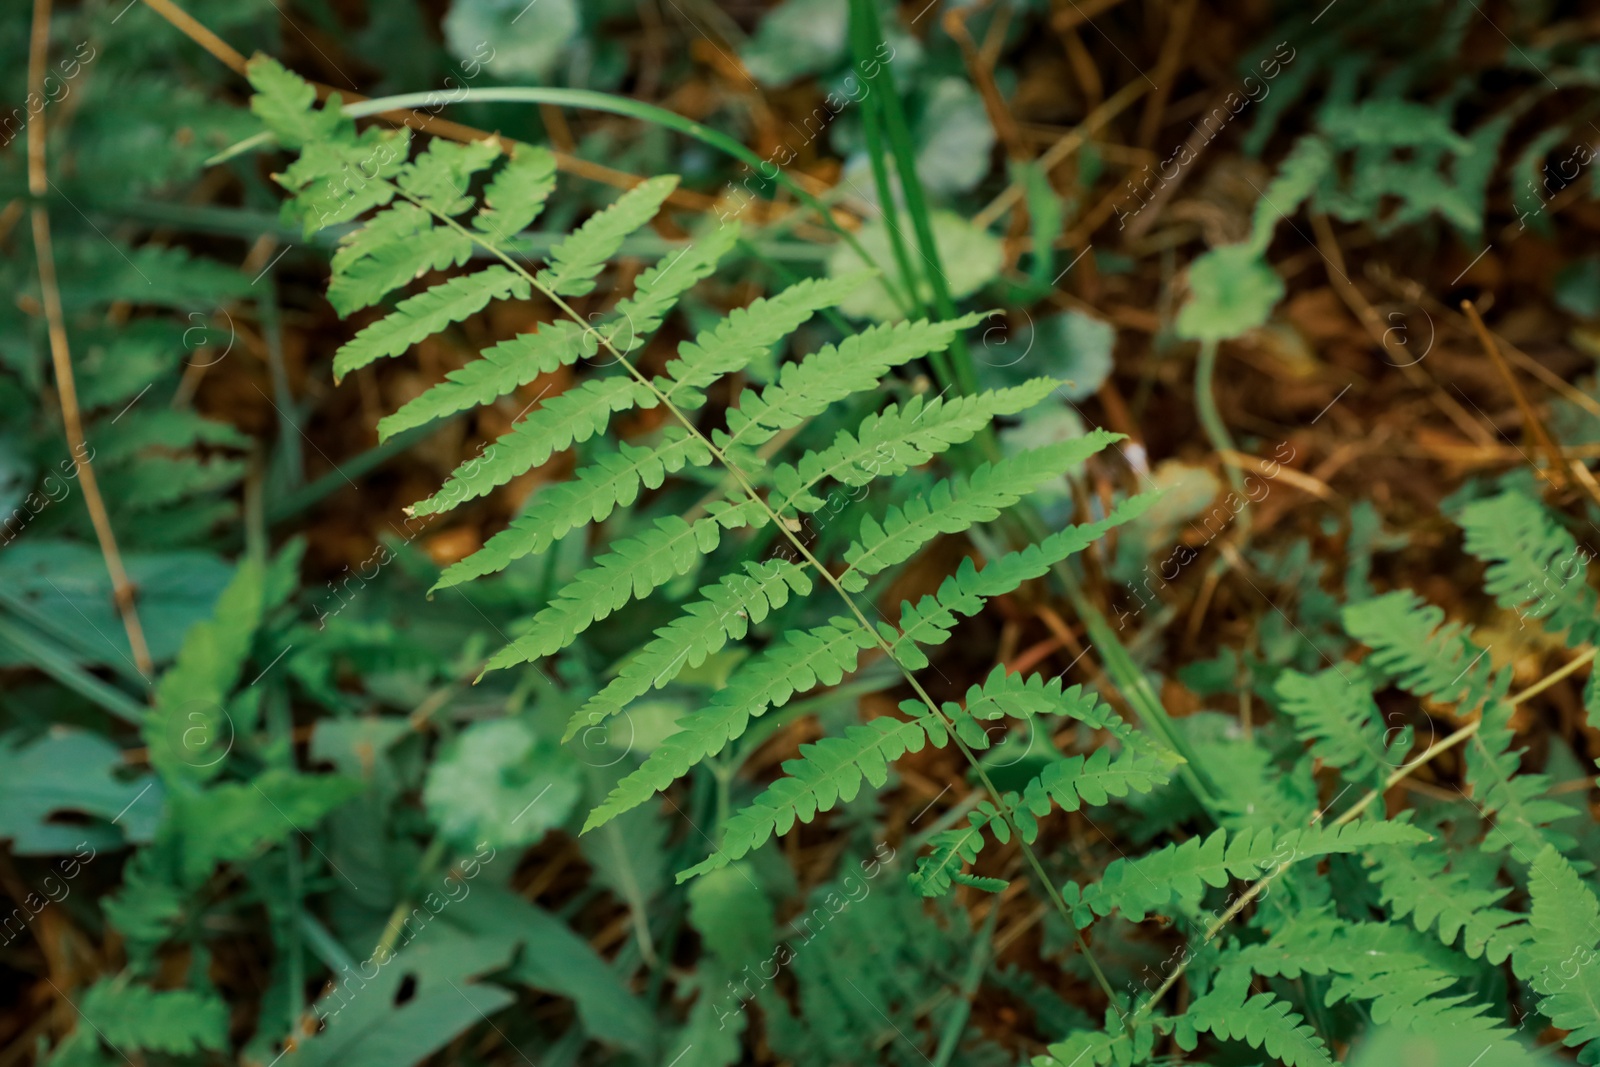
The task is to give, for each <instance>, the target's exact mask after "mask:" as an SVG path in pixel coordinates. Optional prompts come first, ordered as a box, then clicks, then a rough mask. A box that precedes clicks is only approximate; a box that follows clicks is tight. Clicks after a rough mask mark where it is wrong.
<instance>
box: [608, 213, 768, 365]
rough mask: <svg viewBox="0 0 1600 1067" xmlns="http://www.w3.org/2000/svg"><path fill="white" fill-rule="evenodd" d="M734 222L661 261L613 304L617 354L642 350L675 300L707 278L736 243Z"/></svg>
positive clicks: (738, 229)
mask: <svg viewBox="0 0 1600 1067" xmlns="http://www.w3.org/2000/svg"><path fill="white" fill-rule="evenodd" d="M739 234H740V226H739V223H738V221H737V220H734V221H730V222H728V223H727V224H726V225H722V226H717V227H715V228H713V229H712V230H711V231H710V232H709V233H707V234H706V235H705V236H704V237H701V238H700V239H698V240H697V241H695V243H693V244H691V245H689V247H687V248H685V249H684V250H683V251H681V252H679V253H677V254H676V255H673V256H668V257H666V258H665V259H662V260H661V261H660V262H659V263H657V264H655V265H654V266H652V267H650V268H649V269H648V270H646V271H644V273H642V274H640V275H639V277H638V279H637V280H636V281H635V282H634V288H633V295H632V296H629V297H625V298H624V299H622V300H620V301H618V302H617V306H616V307H615V308H614V309H613V316H612V317H613V319H614V320H615V322H616V323H617V325H616V326H615V327H614V328H613V329H612V330H610V331H608V332H610V333H611V334H612V335H613V336H612V337H611V343H612V344H613V345H615V346H616V348H617V349H618V350H619V351H621V352H632V351H634V350H635V349H638V348H641V347H643V345H644V343H645V342H646V341H648V340H649V339H650V335H651V334H653V333H655V331H656V330H658V329H660V327H661V324H662V323H663V322H664V321H666V318H667V315H668V314H670V313H671V311H672V309H673V307H675V306H676V305H677V303H678V298H679V297H681V296H682V295H683V294H684V293H686V292H688V291H689V290H690V289H691V288H693V287H694V286H695V285H696V284H697V283H699V282H701V281H704V280H705V279H706V278H709V277H711V275H712V273H713V272H714V271H715V270H716V269H717V265H718V264H719V263H721V262H722V258H723V257H724V256H726V255H727V254H728V252H729V251H731V250H732V249H733V246H734V245H735V244H737V243H738V241H739Z"/></svg>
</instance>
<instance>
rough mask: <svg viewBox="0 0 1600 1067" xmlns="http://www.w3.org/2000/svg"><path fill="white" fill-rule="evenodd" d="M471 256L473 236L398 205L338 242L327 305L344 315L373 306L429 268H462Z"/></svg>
mask: <svg viewBox="0 0 1600 1067" xmlns="http://www.w3.org/2000/svg"><path fill="white" fill-rule="evenodd" d="M471 258H472V240H471V238H469V237H467V236H466V235H465V234H463V233H461V232H460V231H458V230H453V229H450V228H449V227H445V226H435V225H434V224H433V219H432V217H430V216H429V215H428V213H427V212H426V211H424V210H422V209H421V208H419V207H417V206H416V205H415V204H405V203H401V204H395V205H393V206H391V207H387V208H385V209H384V210H382V211H380V212H378V213H377V214H376V215H374V216H373V217H372V218H371V219H370V220H368V222H367V223H366V225H364V226H361V227H360V228H358V229H355V230H352V231H351V232H350V233H349V234H347V235H346V236H345V237H344V238H343V239H342V240H341V241H340V242H339V247H338V249H337V250H336V251H335V252H334V253H333V261H332V265H333V275H332V277H331V278H330V279H329V281H328V303H330V304H332V305H333V309H334V310H335V311H337V312H338V313H339V315H340V316H341V317H343V316H346V315H349V314H351V313H352V312H355V311H360V310H361V309H362V308H364V307H371V306H372V305H374V304H376V303H378V302H379V301H381V300H382V299H383V298H384V297H386V296H388V295H389V294H390V293H392V292H394V291H395V290H396V289H398V288H400V287H401V286H403V285H406V284H408V283H410V282H412V281H414V280H415V279H417V278H420V277H421V276H422V275H423V274H424V273H426V272H427V271H430V270H448V269H449V268H451V267H459V266H462V265H464V264H465V263H466V262H467V260H469V259H471Z"/></svg>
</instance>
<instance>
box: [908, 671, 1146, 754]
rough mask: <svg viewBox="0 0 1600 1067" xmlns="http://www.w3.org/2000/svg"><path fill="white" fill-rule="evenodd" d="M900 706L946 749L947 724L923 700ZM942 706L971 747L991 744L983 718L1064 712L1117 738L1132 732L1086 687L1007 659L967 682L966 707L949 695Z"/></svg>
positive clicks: (957, 734)
mask: <svg viewBox="0 0 1600 1067" xmlns="http://www.w3.org/2000/svg"><path fill="white" fill-rule="evenodd" d="M900 710H901V711H903V712H905V713H906V714H907V715H911V716H915V717H917V718H922V719H926V724H927V729H928V734H929V736H930V737H932V738H933V743H934V744H935V745H936V746H938V747H939V748H943V747H944V746H945V745H946V744H947V743H948V734H949V732H950V730H949V728H947V727H946V726H945V725H944V723H943V722H941V721H940V720H939V719H938V718H937V717H935V716H934V715H933V713H932V712H931V711H930V710H929V708H928V706H927V705H926V704H924V703H923V702H922V701H920V700H905V701H901V703H900ZM939 711H940V712H941V713H942V714H943V716H944V718H945V720H947V721H948V722H949V723H950V724H951V727H953V728H954V730H955V733H956V736H957V737H959V738H960V739H961V740H962V742H964V743H965V744H966V745H967V747H969V748H973V749H980V750H981V749H985V748H988V747H989V742H990V740H991V738H990V731H991V730H993V729H994V728H993V727H985V726H982V725H980V722H986V721H988V722H992V721H994V720H996V719H1004V718H1008V717H1009V718H1013V719H1022V720H1025V719H1030V718H1035V717H1039V718H1042V717H1045V716H1056V715H1062V716H1066V717H1068V718H1072V719H1076V720H1077V721H1079V722H1082V723H1085V724H1087V725H1088V726H1089V727H1091V728H1093V729H1097V730H1098V729H1104V730H1110V731H1111V732H1112V733H1113V734H1115V735H1116V736H1119V737H1127V736H1129V735H1130V734H1131V733H1132V729H1131V728H1130V727H1129V726H1128V725H1127V724H1126V723H1124V722H1123V721H1122V720H1121V719H1120V718H1118V717H1117V714H1116V712H1114V711H1112V710H1111V707H1110V705H1108V704H1106V703H1105V702H1104V701H1102V700H1101V699H1100V698H1099V697H1097V696H1096V695H1095V694H1093V693H1091V692H1088V691H1086V690H1085V689H1084V688H1083V686H1081V685H1075V686H1072V687H1071V688H1070V689H1066V690H1063V689H1062V688H1061V679H1060V678H1053V679H1051V680H1050V681H1048V682H1046V681H1045V679H1044V676H1043V675H1041V674H1031V675H1022V674H1008V673H1006V669H1005V666H1004V665H1003V664H996V665H995V667H994V669H993V670H991V671H990V672H989V675H988V677H987V678H985V679H984V680H983V681H982V682H980V683H976V684H974V685H972V686H970V687H968V689H967V693H966V702H965V706H964V707H963V706H962V705H961V704H957V703H956V702H955V701H953V700H947V701H945V702H944V703H943V704H942V705H941V706H940V708H939Z"/></svg>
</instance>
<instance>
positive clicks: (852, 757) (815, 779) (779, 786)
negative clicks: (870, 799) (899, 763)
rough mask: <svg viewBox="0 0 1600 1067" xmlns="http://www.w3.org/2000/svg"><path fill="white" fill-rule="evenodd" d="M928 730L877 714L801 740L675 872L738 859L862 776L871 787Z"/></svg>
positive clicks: (847, 792) (849, 791)
mask: <svg viewBox="0 0 1600 1067" xmlns="http://www.w3.org/2000/svg"><path fill="white" fill-rule="evenodd" d="M927 740H928V734H927V731H926V730H925V729H924V728H923V726H922V724H921V723H918V722H903V721H901V720H899V719H891V718H887V717H886V718H879V719H873V720H871V721H870V722H866V723H863V724H862V725H860V726H850V727H847V728H846V729H845V731H844V736H843V737H825V738H823V739H822V740H820V741H817V742H816V743H814V744H810V745H801V746H800V756H799V758H798V759H792V760H785V761H784V764H783V770H784V772H785V774H787V775H788V777H786V778H780V779H778V781H776V782H774V783H773V784H772V785H771V786H769V787H767V790H766V791H765V792H763V793H762V794H761V795H760V796H758V797H756V799H755V800H753V801H751V802H750V803H749V804H748V805H746V806H745V807H743V808H741V809H740V810H739V811H738V812H737V813H736V814H734V815H733V816H732V817H731V818H730V819H729V820H728V821H727V824H726V825H725V826H724V827H723V832H722V840H721V841H719V842H718V843H717V845H716V846H715V849H714V851H713V852H712V854H711V855H710V856H709V857H707V858H706V859H705V860H704V861H702V862H700V863H698V864H696V865H695V866H693V867H691V868H689V869H688V870H686V871H680V872H679V873H678V881H679V882H680V883H682V882H684V881H686V880H687V879H689V878H692V877H694V876H696V875H700V874H705V873H706V872H707V871H713V870H716V869H717V868H718V867H722V866H725V865H727V864H728V863H731V862H733V861H734V860H737V859H740V858H742V857H744V856H746V855H748V854H749V853H750V852H752V851H754V850H755V849H757V848H759V847H760V846H761V845H763V844H765V843H766V842H767V841H768V840H769V839H771V838H772V837H773V836H774V835H777V834H785V833H788V832H789V830H790V829H792V828H793V827H794V824H795V822H796V821H799V822H803V823H808V822H810V821H811V820H813V819H815V818H816V817H817V816H818V815H819V814H820V813H822V812H825V811H830V810H832V808H833V807H834V805H836V804H838V803H839V802H841V801H847V800H854V799H855V796H856V794H857V793H858V792H859V791H860V789H861V783H862V781H863V780H865V781H866V782H867V783H869V784H870V785H872V786H873V787H875V788H876V787H878V786H881V785H883V783H884V782H886V781H888V778H889V763H890V761H892V760H895V759H898V758H900V757H901V756H903V755H904V754H905V753H907V752H919V751H921V750H922V746H923V745H924V744H926V743H927Z"/></svg>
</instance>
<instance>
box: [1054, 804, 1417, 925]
mask: <svg viewBox="0 0 1600 1067" xmlns="http://www.w3.org/2000/svg"><path fill="white" fill-rule="evenodd" d="M1426 840H1428V835H1427V834H1425V833H1424V832H1422V831H1421V830H1419V829H1417V828H1416V827H1414V826H1409V825H1407V824H1406V823H1403V822H1396V821H1392V820H1390V821H1381V822H1380V821H1363V822H1353V823H1350V824H1349V825H1346V826H1341V827H1327V826H1312V827H1307V828H1305V829H1301V830H1292V831H1290V832H1288V833H1286V834H1283V835H1278V834H1274V833H1273V832H1272V831H1270V830H1260V831H1256V832H1253V833H1252V832H1249V831H1246V832H1244V833H1241V834H1237V835H1234V836H1233V838H1232V839H1231V840H1230V839H1229V837H1228V834H1227V831H1225V830H1217V831H1215V832H1214V833H1212V834H1211V836H1209V837H1206V838H1204V839H1201V838H1198V837H1192V838H1190V839H1189V840H1188V841H1185V842H1184V843H1183V844H1181V845H1167V846H1166V847H1164V848H1160V849H1157V850H1156V851H1154V852H1150V853H1147V854H1146V855H1144V856H1140V857H1139V858H1137V859H1132V860H1128V859H1119V860H1113V861H1112V862H1111V863H1110V865H1108V866H1107V867H1106V870H1105V874H1104V875H1102V876H1101V879H1100V881H1099V882H1096V883H1093V884H1091V885H1089V886H1086V887H1084V888H1083V890H1082V898H1081V904H1080V906H1079V908H1078V918H1077V921H1078V924H1079V925H1080V926H1086V925H1088V923H1089V922H1090V921H1091V919H1092V915H1109V914H1111V912H1112V911H1113V910H1120V911H1121V912H1122V913H1123V915H1125V916H1127V917H1128V918H1129V919H1130V920H1133V921H1135V922H1138V921H1142V920H1143V919H1144V918H1145V917H1146V916H1147V915H1149V914H1150V913H1151V912H1155V911H1161V912H1162V913H1164V914H1170V913H1171V911H1172V909H1173V908H1174V907H1177V908H1179V909H1183V910H1192V909H1193V908H1195V907H1197V906H1198V905H1199V903H1200V899H1201V897H1202V896H1203V895H1204V893H1205V891H1206V887H1208V886H1211V887H1217V888H1220V887H1222V886H1225V885H1227V884H1228V881H1229V880H1230V879H1231V878H1249V879H1257V878H1261V877H1263V876H1264V875H1266V874H1268V873H1270V872H1271V871H1273V870H1276V869H1280V868H1282V867H1285V866H1287V865H1288V864H1291V863H1296V862H1299V861H1301V860H1305V859H1314V858H1316V857H1319V856H1328V855H1333V854H1336V853H1351V852H1358V851H1360V850H1362V849H1366V848H1371V847H1372V846H1374V845H1398V844H1409V843H1412V842H1416V841H1426ZM1091 912H1092V915H1091Z"/></svg>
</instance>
